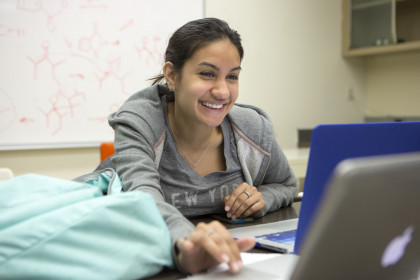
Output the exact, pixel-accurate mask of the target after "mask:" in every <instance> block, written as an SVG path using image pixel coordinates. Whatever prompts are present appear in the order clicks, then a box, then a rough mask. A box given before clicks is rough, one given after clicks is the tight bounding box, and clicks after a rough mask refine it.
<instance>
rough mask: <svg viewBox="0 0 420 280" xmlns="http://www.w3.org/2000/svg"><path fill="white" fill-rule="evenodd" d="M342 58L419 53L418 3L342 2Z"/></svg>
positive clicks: (408, 0)
mask: <svg viewBox="0 0 420 280" xmlns="http://www.w3.org/2000/svg"><path fill="white" fill-rule="evenodd" d="M342 10H343V49H342V53H343V56H344V57H356V56H366V55H376V54H384V53H393V52H403V51H410V50H420V0H342Z"/></svg>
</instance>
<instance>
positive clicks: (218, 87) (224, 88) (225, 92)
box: [211, 80, 229, 99]
mask: <svg viewBox="0 0 420 280" xmlns="http://www.w3.org/2000/svg"><path fill="white" fill-rule="evenodd" d="M211 94H212V95H213V97H214V98H216V99H225V98H228V97H229V86H228V84H227V82H226V81H224V80H223V81H218V82H217V83H216V84H215V85H214V86H213V88H212V90H211Z"/></svg>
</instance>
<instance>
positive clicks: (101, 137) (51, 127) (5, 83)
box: [0, 0, 203, 150]
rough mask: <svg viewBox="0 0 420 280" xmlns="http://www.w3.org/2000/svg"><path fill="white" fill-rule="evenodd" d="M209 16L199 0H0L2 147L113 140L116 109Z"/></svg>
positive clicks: (77, 144)
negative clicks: (171, 44)
mask: <svg viewBox="0 0 420 280" xmlns="http://www.w3.org/2000/svg"><path fill="white" fill-rule="evenodd" d="M202 17H203V1H199V0H176V1H174V0H2V1H0V57H1V60H0V61H1V63H0V150H10V149H27V148H31V149H33V148H53V147H89V146H98V145H99V143H100V142H105V141H113V139H114V136H113V130H112V128H111V127H110V126H109V125H108V122H107V117H108V115H109V114H110V113H112V112H114V111H116V110H117V109H118V108H119V107H120V106H121V105H122V103H123V102H124V101H125V100H126V99H127V98H128V97H129V96H130V95H131V94H133V93H135V92H137V91H139V90H140V89H142V88H144V87H146V86H148V85H150V81H147V80H148V79H149V78H151V77H153V76H155V75H157V74H159V73H161V68H162V65H163V56H164V52H165V49H166V46H167V42H168V40H169V37H170V35H171V34H172V33H173V32H174V31H175V30H176V29H177V28H179V27H180V26H182V25H183V24H185V23H186V22H188V21H190V20H193V19H198V18H202Z"/></svg>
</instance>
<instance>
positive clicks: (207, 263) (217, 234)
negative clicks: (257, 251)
mask: <svg viewBox="0 0 420 280" xmlns="http://www.w3.org/2000/svg"><path fill="white" fill-rule="evenodd" d="M254 246H255V240H254V239H253V238H241V239H238V240H235V239H233V237H232V235H231V234H230V233H229V231H228V230H227V229H226V228H225V227H224V226H223V225H222V224H221V223H220V222H218V221H213V222H211V223H208V224H206V223H199V224H198V225H197V227H196V228H195V230H194V231H193V232H192V233H191V234H190V236H188V238H186V239H185V238H181V239H179V240H178V241H177V247H178V249H179V253H178V255H177V256H176V258H177V261H178V263H179V264H180V265H181V267H182V268H183V270H184V271H185V272H187V273H191V274H194V273H197V272H200V271H202V270H204V269H207V268H210V267H212V266H215V265H217V264H220V263H227V264H228V265H229V268H230V271H232V272H237V271H239V270H240V269H242V267H243V265H242V260H241V256H240V252H241V251H248V250H250V249H252V248H253V247H254Z"/></svg>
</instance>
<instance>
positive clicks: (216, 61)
mask: <svg viewBox="0 0 420 280" xmlns="http://www.w3.org/2000/svg"><path fill="white" fill-rule="evenodd" d="M240 65H241V60H240V57H239V53H238V50H237V49H236V47H235V45H233V44H232V43H231V42H230V41H229V40H220V41H215V42H213V43H210V44H209V45H207V46H205V47H202V48H200V49H199V50H198V51H196V52H195V54H194V55H193V56H192V57H191V58H190V59H188V60H187V61H186V63H185V64H184V67H183V69H182V73H181V77H180V78H179V79H177V82H176V87H175V112H176V114H177V117H181V118H182V120H183V121H184V122H188V123H190V124H194V123H196V124H204V125H206V126H211V127H216V126H218V125H220V124H221V122H222V120H223V119H224V117H225V116H226V115H227V113H228V112H229V111H230V109H231V108H232V106H233V104H234V103H235V101H236V99H237V98H238V78H239V72H240V70H241V68H240Z"/></svg>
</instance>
